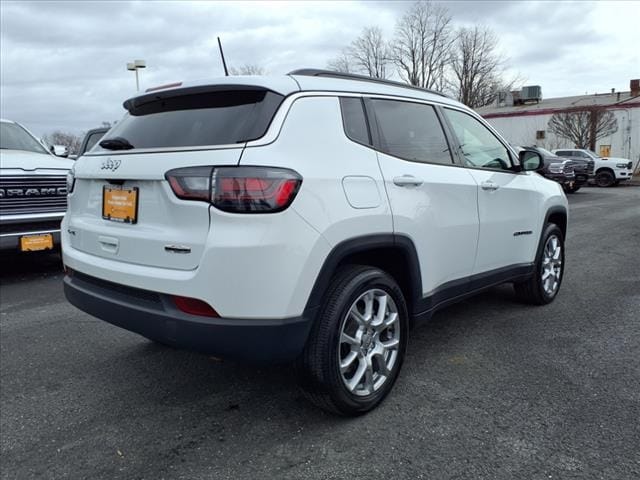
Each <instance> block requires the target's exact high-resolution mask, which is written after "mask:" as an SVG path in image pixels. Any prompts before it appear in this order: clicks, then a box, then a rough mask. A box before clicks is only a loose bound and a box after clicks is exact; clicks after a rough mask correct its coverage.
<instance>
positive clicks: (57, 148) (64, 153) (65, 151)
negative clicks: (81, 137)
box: [51, 145, 69, 158]
mask: <svg viewBox="0 0 640 480" xmlns="http://www.w3.org/2000/svg"><path fill="white" fill-rule="evenodd" d="M51 153H53V154H54V155H55V156H56V157H64V158H67V157H68V156H69V148H68V147H66V146H64V145H52V146H51Z"/></svg>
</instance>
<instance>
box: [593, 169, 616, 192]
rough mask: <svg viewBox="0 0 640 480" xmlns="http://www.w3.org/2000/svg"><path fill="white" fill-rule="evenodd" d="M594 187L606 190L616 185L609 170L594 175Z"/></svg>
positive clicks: (614, 178) (613, 176)
mask: <svg viewBox="0 0 640 480" xmlns="http://www.w3.org/2000/svg"><path fill="white" fill-rule="evenodd" d="M595 180H596V185H597V186H599V187H603V188H607V187H612V186H613V185H615V183H616V177H615V175H614V174H613V172H612V171H611V170H600V171H599V172H598V173H596V179H595Z"/></svg>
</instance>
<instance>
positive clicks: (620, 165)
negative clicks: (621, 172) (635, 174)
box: [616, 163, 628, 168]
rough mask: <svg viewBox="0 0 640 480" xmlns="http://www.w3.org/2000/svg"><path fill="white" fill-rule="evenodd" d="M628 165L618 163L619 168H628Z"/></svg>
mask: <svg viewBox="0 0 640 480" xmlns="http://www.w3.org/2000/svg"><path fill="white" fill-rule="evenodd" d="M627 166H628V164H626V163H616V167H618V168H627Z"/></svg>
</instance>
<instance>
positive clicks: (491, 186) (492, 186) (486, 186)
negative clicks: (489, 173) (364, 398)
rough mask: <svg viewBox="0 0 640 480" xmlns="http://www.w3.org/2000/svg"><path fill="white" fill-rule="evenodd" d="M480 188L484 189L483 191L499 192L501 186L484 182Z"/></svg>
mask: <svg viewBox="0 0 640 480" xmlns="http://www.w3.org/2000/svg"><path fill="white" fill-rule="evenodd" d="M480 187H482V189H483V190H497V189H499V188H500V185H498V184H497V183H493V182H482V183H481V184H480Z"/></svg>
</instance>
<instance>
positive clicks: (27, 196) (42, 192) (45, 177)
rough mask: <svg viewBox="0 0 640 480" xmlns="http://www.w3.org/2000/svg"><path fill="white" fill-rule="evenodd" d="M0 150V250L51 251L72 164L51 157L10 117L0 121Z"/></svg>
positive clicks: (55, 241) (54, 244)
mask: <svg viewBox="0 0 640 480" xmlns="http://www.w3.org/2000/svg"><path fill="white" fill-rule="evenodd" d="M0 149H1V150H0V250H20V251H23V252H32V251H37V250H49V249H53V248H54V247H55V246H56V245H58V244H59V243H60V221H61V220H62V217H63V216H64V212H65V210H66V208H67V173H68V171H69V169H70V168H71V166H72V165H73V162H72V161H71V160H67V159H64V158H60V157H56V156H54V155H53V154H51V153H50V152H49V151H48V150H47V149H46V148H45V147H44V146H43V145H42V143H40V141H39V140H38V139H37V138H36V137H34V136H33V135H32V134H31V133H30V132H29V131H28V130H27V129H25V128H24V127H23V126H22V125H20V124H18V123H16V122H12V121H10V120H0Z"/></svg>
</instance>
